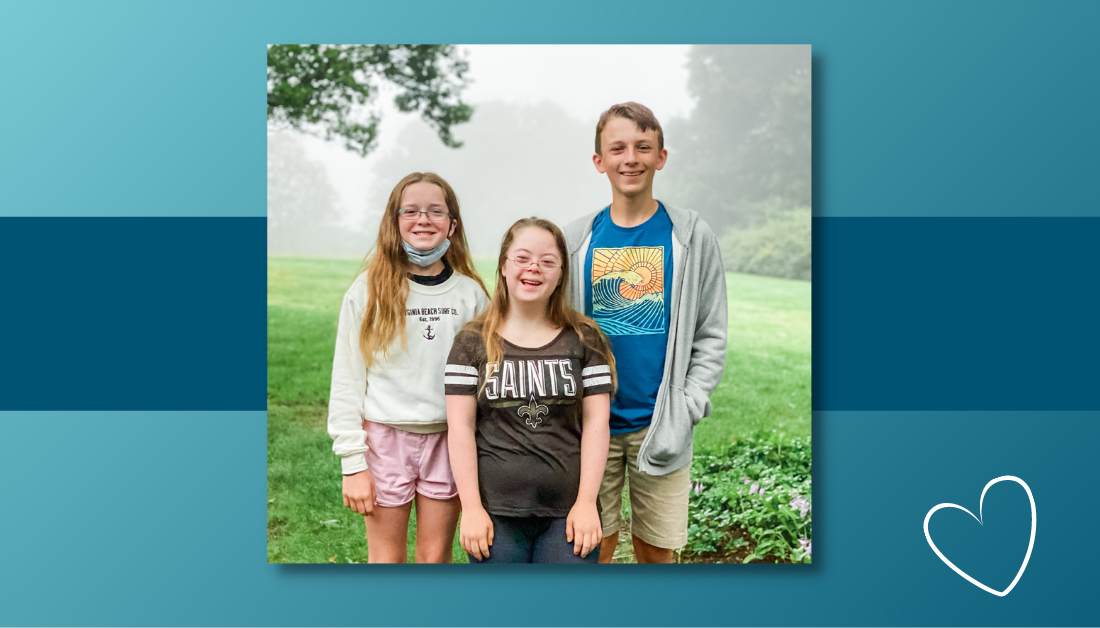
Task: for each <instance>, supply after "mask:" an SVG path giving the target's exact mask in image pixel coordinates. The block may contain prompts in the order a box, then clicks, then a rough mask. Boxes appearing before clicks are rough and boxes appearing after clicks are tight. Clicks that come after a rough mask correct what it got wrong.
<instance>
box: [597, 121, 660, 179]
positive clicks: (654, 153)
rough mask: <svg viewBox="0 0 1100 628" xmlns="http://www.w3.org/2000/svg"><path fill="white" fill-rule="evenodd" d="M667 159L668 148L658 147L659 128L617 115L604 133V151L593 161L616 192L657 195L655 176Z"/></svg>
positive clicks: (602, 138)
mask: <svg viewBox="0 0 1100 628" xmlns="http://www.w3.org/2000/svg"><path fill="white" fill-rule="evenodd" d="M666 159H668V151H667V150H665V149H663V148H662V149H658V137H657V129H649V130H648V131H642V130H641V129H639V128H638V125H637V123H635V122H634V121H633V120H629V119H627V118H620V117H613V118H611V119H609V120H608V121H607V125H606V126H604V128H603V132H602V133H601V134H600V152H599V153H598V154H596V155H593V156H592V163H593V164H595V165H596V170H598V171H600V173H601V174H606V175H607V178H608V180H609V181H610V182H611V187H612V189H614V191H615V192H616V193H618V194H622V195H624V196H627V197H633V196H637V195H639V194H649V195H652V194H653V175H655V174H656V173H657V171H658V170H660V169H661V168H664V167H665V160H666Z"/></svg>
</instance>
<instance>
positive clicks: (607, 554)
mask: <svg viewBox="0 0 1100 628" xmlns="http://www.w3.org/2000/svg"><path fill="white" fill-rule="evenodd" d="M618 546H619V533H618V532H616V533H615V534H612V535H611V536H604V537H603V540H602V541H600V562H601V563H604V564H607V563H610V562H611V561H612V560H615V548H616V547H618Z"/></svg>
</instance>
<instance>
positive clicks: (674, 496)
mask: <svg viewBox="0 0 1100 628" xmlns="http://www.w3.org/2000/svg"><path fill="white" fill-rule="evenodd" d="M648 431H649V428H645V429H642V430H639V431H637V432H631V433H630V434H629V436H630V437H631V438H630V446H629V448H628V450H627V465H628V469H627V470H628V472H629V474H630V476H629V477H630V480H629V485H630V486H629V494H630V518H631V521H630V529H631V532H632V533H633V538H632V541H633V544H634V557H635V558H636V559H637V561H638V562H639V563H671V562H672V561H673V550H674V549H676V548H678V547H683V545H684V544H685V543H687V527H688V496H689V494H690V492H691V468H690V467H683V468H680V469H677V470H675V471H673V472H672V473H669V474H668V475H649V474H648V473H644V472H643V471H641V470H640V469H638V463H637V460H638V449H640V448H641V445H642V440H643V439H644V438H645V435H646V432H648Z"/></svg>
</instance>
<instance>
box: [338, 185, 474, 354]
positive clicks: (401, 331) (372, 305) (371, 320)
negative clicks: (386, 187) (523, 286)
mask: <svg viewBox="0 0 1100 628" xmlns="http://www.w3.org/2000/svg"><path fill="white" fill-rule="evenodd" d="M413 183H431V184H432V185H436V186H438V187H439V189H441V190H443V198H444V200H445V201H446V203H447V211H448V212H450V214H451V221H452V224H454V225H455V230H454V233H452V234H451V235H450V239H451V246H450V248H448V249H447V253H446V254H444V256H443V259H445V260H447V262H448V263H449V264H450V265H451V268H453V269H454V271H455V272H456V273H461V274H463V275H466V276H467V277H469V278H471V279H473V280H474V281H476V282H477V283H478V285H479V286H481V289H482V291H484V292H485V294H486V296H488V294H489V291H488V290H486V289H485V283H484V282H483V281H481V277H479V276H478V274H477V272H476V271H474V264H473V260H471V259H470V247H469V246H468V245H467V244H466V231H465V230H464V229H463V227H462V217H461V215H460V214H459V210H458V196H456V195H455V191H454V190H453V189H451V186H450V185H448V184H447V182H446V181H444V180H443V177H441V176H439V175H437V174H434V173H431V172H414V173H412V174H410V175H408V176H407V177H405V178H404V179H401V180H400V181H398V182H397V185H396V186H394V188H393V191H392V192H390V200H389V201H388V202H387V203H386V214H385V215H384V216H383V217H382V224H381V225H380V226H379V228H378V240H377V242H375V244H374V251H373V252H372V253H369V254H368V255H367V257H366V258H365V259H364V260H363V265H362V266H361V267H360V269H359V272H360V273H362V272H363V271H364V270H365V271H366V274H367V309H366V311H365V312H364V313H363V324H362V325H361V326H360V327H359V350H360V351H361V352H362V353H363V361H364V362H365V363H366V365H367V368H370V367H371V365H372V364H373V363H374V359H375V357H376V356H378V357H381V358H382V359H383V360H386V359H388V358H389V348H390V345H391V344H392V342H393V339H394V337H395V336H397V337H400V338H401V348H402V349H405V350H407V349H408V346H409V345H408V339H407V338H406V336H405V303H406V302H407V300H408V298H409V282H408V279H406V277H405V264H406V263H407V262H408V261H409V258H408V255H406V254H405V247H404V246H402V244H401V242H402V240H401V231H400V229H399V228H398V226H397V220H398V215H397V210H398V209H400V208H401V197H402V195H403V194H404V193H405V188H407V187H409V186H410V185H412V184H413ZM449 227H450V226H449V225H448V228H449Z"/></svg>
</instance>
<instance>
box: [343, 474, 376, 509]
mask: <svg viewBox="0 0 1100 628" xmlns="http://www.w3.org/2000/svg"><path fill="white" fill-rule="evenodd" d="M344 505H345V506H347V507H348V508H351V509H352V510H354V511H355V512H357V513H359V514H361V515H366V516H368V517H369V516H371V515H373V514H374V476H373V475H371V474H370V471H360V472H359V473H353V474H351V475H345V476H344Z"/></svg>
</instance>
